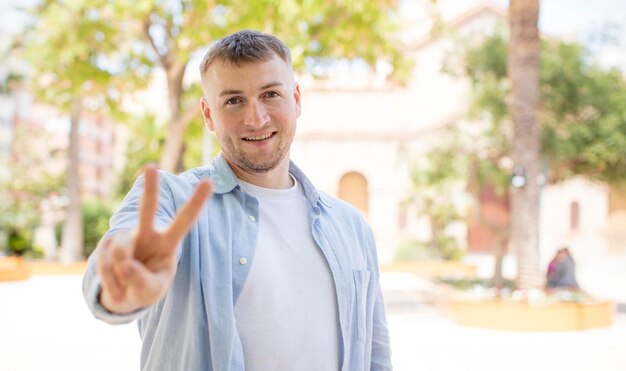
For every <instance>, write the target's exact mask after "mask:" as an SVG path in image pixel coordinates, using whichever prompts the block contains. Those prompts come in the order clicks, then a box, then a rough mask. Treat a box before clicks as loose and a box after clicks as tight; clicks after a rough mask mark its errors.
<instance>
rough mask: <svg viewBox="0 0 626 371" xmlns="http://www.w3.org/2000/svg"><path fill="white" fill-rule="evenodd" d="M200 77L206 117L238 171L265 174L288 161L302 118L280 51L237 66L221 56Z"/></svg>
mask: <svg viewBox="0 0 626 371" xmlns="http://www.w3.org/2000/svg"><path fill="white" fill-rule="evenodd" d="M202 80H203V82H202V86H203V89H204V97H203V98H202V114H203V116H204V121H205V123H206V125H207V128H208V129H209V130H211V131H215V133H216V135H217V138H218V140H219V142H220V145H221V147H222V152H223V154H224V157H225V159H226V160H227V161H228V163H229V164H230V165H231V167H234V168H233V170H235V173H237V170H242V171H245V172H246V173H250V174H260V173H265V172H268V171H271V170H273V169H275V168H276V167H277V166H279V165H280V164H284V163H285V162H286V161H288V160H289V148H290V146H291V142H292V140H293V137H294V135H295V133H296V119H297V118H298V117H299V116H300V90H299V87H298V85H297V84H295V83H294V80H293V72H292V70H291V66H289V65H288V64H287V63H285V62H284V61H283V60H282V59H281V58H280V57H278V56H276V55H274V56H273V58H271V59H269V60H267V61H264V62H248V63H244V64H241V65H239V66H237V65H234V64H232V63H230V62H227V61H221V60H217V61H215V62H214V63H213V64H212V65H211V66H210V67H209V69H208V71H206V72H205V74H204V76H203V79H202Z"/></svg>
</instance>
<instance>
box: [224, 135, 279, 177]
mask: <svg viewBox="0 0 626 371" xmlns="http://www.w3.org/2000/svg"><path fill="white" fill-rule="evenodd" d="M224 150H225V151H224V154H225V157H226V159H227V160H229V161H230V162H232V163H233V164H234V165H235V166H237V167H238V168H240V169H241V170H243V171H245V172H248V173H254V174H262V173H266V172H268V171H271V170H274V169H275V168H276V167H277V166H278V165H279V164H280V163H281V162H282V160H283V159H284V158H285V154H286V151H285V148H284V145H279V146H278V148H277V149H276V151H275V152H274V153H273V155H272V156H271V158H270V159H268V160H265V161H260V159H259V158H255V156H254V155H251V154H248V153H246V152H244V151H243V150H241V149H239V150H237V149H235V146H234V145H233V143H232V142H231V141H228V142H227V143H225V146H224Z"/></svg>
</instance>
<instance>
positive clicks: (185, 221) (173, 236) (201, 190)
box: [165, 181, 213, 243]
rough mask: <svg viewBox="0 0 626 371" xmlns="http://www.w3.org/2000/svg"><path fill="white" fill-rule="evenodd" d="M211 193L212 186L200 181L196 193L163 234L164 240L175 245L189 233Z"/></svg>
mask: <svg viewBox="0 0 626 371" xmlns="http://www.w3.org/2000/svg"><path fill="white" fill-rule="evenodd" d="M211 193H213V184H211V183H210V182H208V181H202V182H200V184H198V186H197V187H196V191H195V192H194V193H193V196H191V199H189V201H187V203H186V204H185V205H184V206H183V207H182V208H181V210H180V212H179V213H178V214H177V215H176V217H175V218H174V220H173V221H172V224H170V227H169V228H168V229H167V231H166V232H165V238H167V239H168V240H169V241H171V242H174V243H177V242H178V241H179V240H180V239H181V238H182V237H183V236H184V235H185V233H187V231H189V228H191V225H192V224H193V222H194V221H195V220H196V218H197V217H198V214H199V213H200V210H202V206H203V205H204V202H205V201H206V199H207V198H208V197H209V196H210V195H211Z"/></svg>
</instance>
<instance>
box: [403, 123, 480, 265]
mask: <svg viewBox="0 0 626 371" xmlns="http://www.w3.org/2000/svg"><path fill="white" fill-rule="evenodd" d="M451 134H452V135H453V136H454V139H453V140H452V141H451V142H450V143H449V145H448V146H446V147H438V148H436V149H434V150H432V151H431V152H430V153H429V154H428V155H427V156H426V158H424V159H423V161H418V162H416V163H415V164H414V166H413V169H412V171H411V183H412V188H411V193H410V195H409V197H408V198H407V199H406V200H405V201H404V203H403V207H405V208H406V207H409V206H413V207H415V208H416V209H417V210H418V213H419V215H420V216H424V217H426V218H427V219H428V223H429V226H430V241H428V242H425V241H408V242H406V243H404V244H403V246H401V248H400V249H399V250H400V251H401V253H402V254H405V255H407V257H417V255H427V257H429V258H443V259H446V260H458V259H460V258H461V257H462V250H461V249H460V248H459V246H458V243H457V241H456V239H455V238H454V236H452V235H451V234H450V233H449V227H450V226H451V225H452V224H453V223H455V222H460V221H463V220H465V219H466V205H465V204H466V203H467V202H466V200H459V199H458V197H455V195H456V194H458V187H459V184H460V183H461V180H462V179H463V178H465V177H466V173H467V171H466V169H467V168H468V166H467V165H468V162H467V158H466V157H465V156H464V155H463V153H462V152H459V151H455V150H454V148H459V147H460V141H461V140H462V139H461V138H460V137H458V136H457V135H455V134H458V133H451ZM419 250H425V251H422V252H420V251H419ZM416 254H417V255H416Z"/></svg>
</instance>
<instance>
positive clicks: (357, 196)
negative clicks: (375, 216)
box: [339, 171, 369, 217]
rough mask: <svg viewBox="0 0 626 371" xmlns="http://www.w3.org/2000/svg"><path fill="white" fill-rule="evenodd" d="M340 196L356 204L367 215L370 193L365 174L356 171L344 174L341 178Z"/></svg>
mask: <svg viewBox="0 0 626 371" xmlns="http://www.w3.org/2000/svg"><path fill="white" fill-rule="evenodd" d="M339 198H341V199H342V200H344V201H346V202H349V203H350V204H352V205H354V206H355V207H356V208H357V209H359V210H360V211H361V212H362V213H363V215H364V216H366V217H367V213H368V205H369V194H368V190H367V179H366V178H365V176H363V175H362V174H360V173H357V172H354V171H351V172H349V173H346V174H344V175H343V176H342V177H341V179H339Z"/></svg>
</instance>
